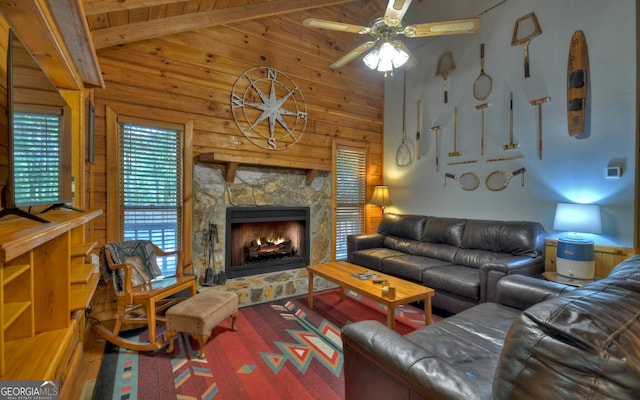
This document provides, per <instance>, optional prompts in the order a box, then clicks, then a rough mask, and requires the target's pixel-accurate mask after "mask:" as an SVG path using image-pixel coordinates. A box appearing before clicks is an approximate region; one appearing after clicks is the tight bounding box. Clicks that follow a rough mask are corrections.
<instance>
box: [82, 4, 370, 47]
mask: <svg viewBox="0 0 640 400" xmlns="http://www.w3.org/2000/svg"><path fill="white" fill-rule="evenodd" d="M354 1H360V0H272V1H266V2H263V3H258V4H250V5H245V6H238V7H229V8H223V9H217V10H211V11H204V12H199V13H193V14H185V15H180V16H176V17H170V18H162V19H157V20H152V21H146V22H137V23H133V24H128V25H119V26H114V27H111V28H104V29H97V30H94V31H93V43H94V45H95V48H96V49H102V48H105V47H111V46H117V45H120V44H126V43H131V42H136V41H139V40H145V39H152V38H155V37H159V36H165V35H170V34H175V33H180V32H186V31H192V30H196V29H202V28H207V27H211V26H217V25H222V24H231V23H234V22H241V21H247V20H251V19H257V18H264V17H271V16H274V15H281V14H286V13H292V12H298V11H304V10H310V9H313V8H320V7H327V6H332V5H336V4H344V3H351V2H354Z"/></svg>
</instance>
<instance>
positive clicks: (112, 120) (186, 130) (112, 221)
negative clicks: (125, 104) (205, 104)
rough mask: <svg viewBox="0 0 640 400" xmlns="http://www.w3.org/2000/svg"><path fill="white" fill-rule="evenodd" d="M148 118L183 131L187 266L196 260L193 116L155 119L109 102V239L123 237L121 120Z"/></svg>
mask: <svg viewBox="0 0 640 400" xmlns="http://www.w3.org/2000/svg"><path fill="white" fill-rule="evenodd" d="M123 121H124V122H135V121H140V122H145V125H149V124H152V125H155V126H158V127H168V128H169V127H170V128H171V129H175V128H176V126H179V128H180V130H182V131H183V135H184V137H183V171H182V174H183V176H182V238H181V240H180V244H181V246H180V249H181V250H182V253H183V259H184V267H188V266H190V265H191V264H192V259H193V255H192V253H193V252H192V245H193V222H192V219H193V150H192V148H193V120H188V121H184V120H169V121H167V120H164V121H159V120H151V119H148V118H140V117H135V116H130V115H126V114H124V113H118V112H117V110H115V109H114V108H112V107H110V106H106V136H107V137H106V139H107V170H106V173H107V190H106V191H107V210H106V223H107V234H106V238H107V242H117V241H120V240H122V237H123V227H122V226H121V223H120V214H121V212H122V210H121V206H120V193H119V188H120V165H121V160H120V150H119V142H118V141H119V139H118V124H119V123H120V122H123Z"/></svg>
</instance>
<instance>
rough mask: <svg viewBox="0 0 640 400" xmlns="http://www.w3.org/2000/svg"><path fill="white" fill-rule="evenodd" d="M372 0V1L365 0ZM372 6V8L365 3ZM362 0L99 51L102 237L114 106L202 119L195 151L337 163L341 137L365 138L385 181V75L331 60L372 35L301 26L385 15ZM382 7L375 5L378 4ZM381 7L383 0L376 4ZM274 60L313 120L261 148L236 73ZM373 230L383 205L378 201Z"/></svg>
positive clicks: (373, 168) (95, 197) (372, 176)
mask: <svg viewBox="0 0 640 400" xmlns="http://www.w3.org/2000/svg"><path fill="white" fill-rule="evenodd" d="M365 3H366V2H365ZM361 7H363V8H364V9H365V11H364V12H363V10H362V8H361ZM367 7H369V6H367V5H364V6H361V5H360V4H359V3H350V5H344V6H333V7H328V8H324V9H318V10H313V11H308V12H301V13H294V14H288V15H285V16H280V17H272V18H265V19H261V20H254V21H248V22H243V23H236V24H232V25H230V26H220V27H215V28H210V29H204V30H201V31H197V32H187V33H183V34H176V35H172V36H167V37H163V38H158V39H151V40H145V41H140V42H135V43H131V44H127V45H122V46H117V47H112V48H107V49H102V50H99V51H98V58H99V63H100V66H101V68H102V71H103V77H104V80H105V86H106V88H105V89H95V92H94V103H95V112H96V120H95V162H94V163H93V164H91V165H89V169H88V175H89V183H88V185H87V187H88V188H90V189H89V193H88V195H89V204H88V206H89V207H91V208H102V209H104V210H105V211H106V213H105V215H104V216H103V217H102V219H101V220H99V221H98V222H96V225H95V227H94V228H95V229H96V231H95V232H96V237H95V239H96V240H97V241H98V242H99V243H103V242H104V240H105V238H106V223H105V221H106V220H105V218H106V217H107V216H108V213H109V210H108V209H107V200H106V197H107V196H106V193H107V190H114V189H113V188H108V187H107V183H106V182H107V179H106V174H107V171H109V169H110V168H112V167H113V165H111V164H110V161H109V160H108V159H107V154H106V150H105V149H106V147H107V146H106V140H105V110H106V107H109V108H111V109H113V110H114V111H115V112H116V113H117V114H121V115H128V116H134V117H142V118H148V119H158V120H162V121H168V122H173V123H187V122H188V121H193V126H194V135H193V143H192V148H193V155H194V157H197V156H198V155H199V154H204V153H218V154H220V153H221V154H225V155H227V156H237V157H241V158H242V159H245V160H246V159H249V160H265V159H268V160H271V161H272V162H273V163H275V164H276V165H282V164H285V163H286V164H287V165H291V166H294V167H295V166H296V165H298V164H300V165H308V163H309V161H310V160H312V161H313V162H314V163H316V164H317V165H320V166H322V167H323V169H326V170H331V168H332V160H331V157H332V153H331V149H332V143H333V140H334V139H340V140H341V141H342V142H344V141H347V142H349V141H351V142H353V143H365V144H366V145H367V146H368V149H369V167H368V184H369V185H370V187H369V189H368V195H369V196H370V194H371V193H372V192H373V186H374V185H376V184H382V159H383V148H382V147H383V95H384V77H383V76H382V74H380V73H378V72H373V71H370V70H368V69H367V68H366V67H365V66H364V65H363V63H362V62H361V61H360V60H359V59H358V60H355V61H353V62H352V63H351V64H349V65H347V66H346V67H343V68H341V69H339V70H336V71H332V70H331V69H330V68H329V65H330V64H331V63H332V62H333V61H335V60H336V59H338V58H339V57H341V56H342V55H344V54H345V53H346V52H347V51H349V50H351V49H352V48H354V47H356V46H357V45H359V44H360V43H362V42H363V41H365V40H368V38H365V37H362V36H360V35H356V34H350V33H343V32H329V31H320V30H316V29H311V28H305V27H303V26H302V21H303V20H304V19H305V18H307V17H309V16H313V17H316V18H323V19H330V20H342V21H345V22H349V23H359V24H364V25H366V24H368V22H369V21H368V20H366V19H365V20H361V21H358V20H354V19H353V18H352V17H349V18H346V16H353V15H377V13H378V12H379V11H377V10H374V9H372V10H371V11H366V9H367ZM371 7H373V6H371ZM376 7H377V6H376ZM256 66H266V67H272V68H277V69H279V70H281V71H283V72H285V73H286V74H287V75H289V76H290V77H291V78H292V79H293V80H294V81H295V82H296V84H297V85H298V86H299V87H300V89H301V90H302V92H303V94H304V97H305V101H306V103H307V112H308V122H307V127H306V131H305V133H304V135H303V137H302V138H301V139H300V141H299V142H298V143H297V144H296V145H294V146H293V147H291V148H289V149H287V150H281V151H269V150H264V149H261V148H260V147H257V146H255V145H254V144H252V143H251V142H249V141H248V140H247V139H246V138H245V137H244V136H243V135H242V134H241V132H240V131H239V130H238V128H237V127H236V125H235V123H234V121H233V118H232V114H231V107H230V99H231V90H232V87H233V84H234V82H235V80H236V79H237V77H238V76H239V75H240V74H242V73H243V72H244V71H246V70H248V69H249V68H253V67H256ZM368 210H369V212H370V214H371V215H370V216H369V219H370V220H371V221H374V222H369V223H368V224H367V226H368V230H371V229H375V227H376V226H377V224H375V218H376V217H379V212H380V210H379V208H377V207H369V208H368Z"/></svg>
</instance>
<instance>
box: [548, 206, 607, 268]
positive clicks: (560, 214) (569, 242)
mask: <svg viewBox="0 0 640 400" xmlns="http://www.w3.org/2000/svg"><path fill="white" fill-rule="evenodd" d="M553 229H554V230H557V231H568V232H569V233H568V234H567V235H566V236H565V237H559V238H558V254H557V260H556V271H557V273H558V275H562V276H565V277H568V278H573V279H593V277H594V275H595V260H594V243H593V241H592V240H586V239H584V238H583V236H582V235H581V234H583V233H601V232H602V221H601V218H600V206H599V205H597V204H570V203H558V204H557V206H556V216H555V219H554V221H553Z"/></svg>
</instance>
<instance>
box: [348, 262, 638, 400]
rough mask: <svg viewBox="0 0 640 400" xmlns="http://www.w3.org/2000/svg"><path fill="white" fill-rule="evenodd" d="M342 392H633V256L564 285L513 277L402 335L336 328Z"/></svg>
mask: <svg viewBox="0 0 640 400" xmlns="http://www.w3.org/2000/svg"><path fill="white" fill-rule="evenodd" d="M342 340H343V348H344V357H345V360H344V373H345V392H346V399H347V400H358V399H374V398H375V399H382V398H384V399H395V400H401V399H412V400H416V399H531V400H534V399H535V400H539V399H637V398H638V394H639V393H640V256H633V257H631V258H629V259H627V260H626V261H624V262H623V263H621V264H619V265H618V266H617V267H616V268H615V269H614V270H613V271H612V272H611V273H610V274H609V275H608V276H607V277H606V278H604V279H602V280H599V281H596V282H593V283H589V284H587V285H584V286H582V287H579V288H575V289H574V288H572V287H568V286H564V285H561V284H558V283H554V282H548V281H544V280H541V279H536V278H533V277H528V276H520V275H511V276H508V277H505V278H503V279H501V280H500V281H499V282H498V284H497V302H495V303H494V302H488V303H482V304H479V305H477V306H475V307H472V308H470V309H468V310H466V311H464V312H461V313H459V314H457V315H454V316H452V317H449V318H446V319H444V320H442V321H440V322H438V323H435V324H433V325H431V326H427V327H424V328H421V329H418V330H416V331H414V332H411V333H409V334H407V335H404V336H401V335H399V334H398V333H396V332H394V331H392V330H390V329H388V328H387V327H386V326H384V325H383V324H381V323H379V322H375V321H361V322H356V323H352V324H349V325H346V326H345V327H344V328H343V330H342Z"/></svg>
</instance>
